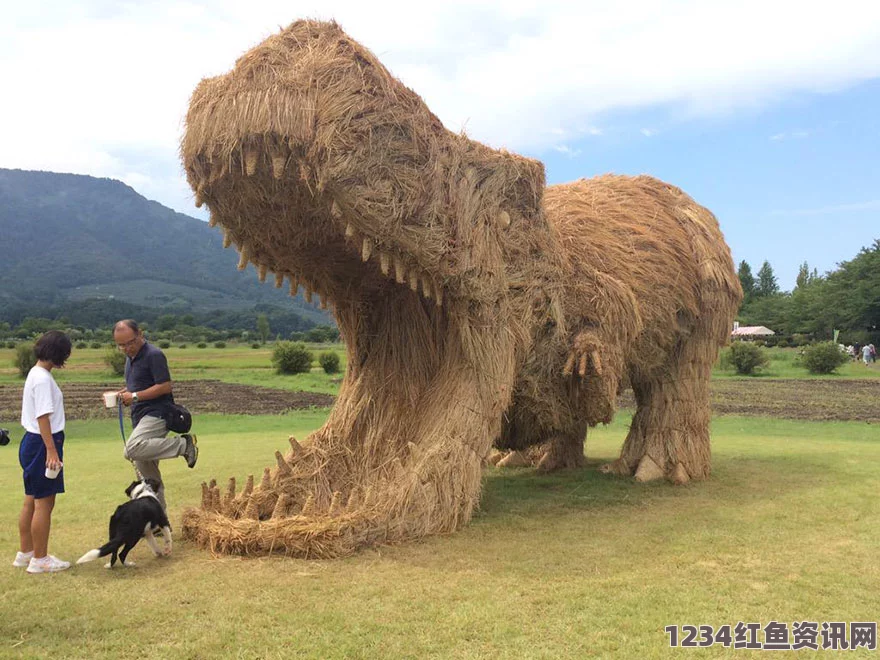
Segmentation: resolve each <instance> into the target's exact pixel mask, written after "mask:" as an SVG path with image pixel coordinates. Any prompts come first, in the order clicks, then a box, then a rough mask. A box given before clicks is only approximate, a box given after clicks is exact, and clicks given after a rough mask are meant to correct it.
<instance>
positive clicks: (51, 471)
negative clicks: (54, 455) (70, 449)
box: [46, 461, 64, 479]
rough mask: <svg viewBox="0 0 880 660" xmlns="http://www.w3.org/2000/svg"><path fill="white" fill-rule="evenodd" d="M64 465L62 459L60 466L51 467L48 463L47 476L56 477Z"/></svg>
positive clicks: (49, 477) (48, 477)
mask: <svg viewBox="0 0 880 660" xmlns="http://www.w3.org/2000/svg"><path fill="white" fill-rule="evenodd" d="M63 467H64V463H62V462H61V461H59V462H58V467H56V468H50V467H49V466H48V465H47V466H46V478H47V479H54V478H56V477H57V476H58V475H59V474H60V473H61V468H63Z"/></svg>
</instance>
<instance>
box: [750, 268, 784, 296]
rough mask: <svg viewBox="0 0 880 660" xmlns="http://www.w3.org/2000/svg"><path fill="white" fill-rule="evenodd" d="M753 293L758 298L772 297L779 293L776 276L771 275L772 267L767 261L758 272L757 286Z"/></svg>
mask: <svg viewBox="0 0 880 660" xmlns="http://www.w3.org/2000/svg"><path fill="white" fill-rule="evenodd" d="M755 293H756V294H757V295H758V296H760V297H767V296H772V295H774V294H776V293H779V283H778V282H777V281H776V275H774V274H773V266H771V265H770V262H769V261H765V262H764V263H763V264H762V265H761V270H759V271H758V285H757V288H756V290H755Z"/></svg>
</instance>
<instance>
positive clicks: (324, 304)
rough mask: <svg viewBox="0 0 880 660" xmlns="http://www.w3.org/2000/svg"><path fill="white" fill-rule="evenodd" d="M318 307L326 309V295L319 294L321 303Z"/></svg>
mask: <svg viewBox="0 0 880 660" xmlns="http://www.w3.org/2000/svg"><path fill="white" fill-rule="evenodd" d="M319 307H320V308H321V309H327V296H321V304H320V305H319Z"/></svg>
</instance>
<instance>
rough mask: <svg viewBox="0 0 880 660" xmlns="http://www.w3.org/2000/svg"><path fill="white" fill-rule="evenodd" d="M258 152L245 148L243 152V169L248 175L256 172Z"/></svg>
mask: <svg viewBox="0 0 880 660" xmlns="http://www.w3.org/2000/svg"><path fill="white" fill-rule="evenodd" d="M258 156H259V154H258V153H257V150H256V149H252V148H249V149H245V152H244V171H245V173H246V174H247V175H248V176H253V175H254V174H256V172H257V158H258Z"/></svg>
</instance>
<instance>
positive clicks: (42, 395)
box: [21, 366, 64, 434]
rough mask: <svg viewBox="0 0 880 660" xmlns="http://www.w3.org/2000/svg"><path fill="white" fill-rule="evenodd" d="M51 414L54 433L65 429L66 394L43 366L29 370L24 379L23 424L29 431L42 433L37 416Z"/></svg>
mask: <svg viewBox="0 0 880 660" xmlns="http://www.w3.org/2000/svg"><path fill="white" fill-rule="evenodd" d="M46 414H48V415H49V425H50V426H51V427H52V433H58V432H59V431H63V430H64V395H63V394H61V388H60V387H58V384H57V383H56V382H55V379H54V378H52V374H51V373H50V372H49V371H48V370H46V369H44V368H43V367H41V366H35V367H33V368H32V369H31V370H30V371H29V372H28V377H27V380H26V381H24V395H23V396H22V398H21V425H22V426H23V427H24V430H25V431H28V432H29V433H37V434H39V433H40V425H39V424H38V423H37V418H38V417H42V416H43V415H46Z"/></svg>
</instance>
